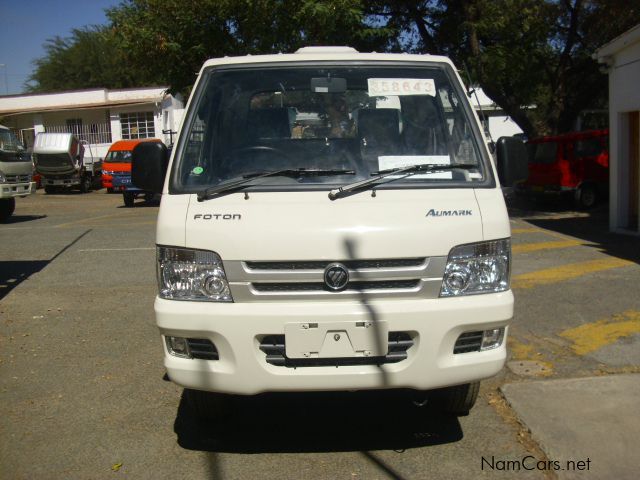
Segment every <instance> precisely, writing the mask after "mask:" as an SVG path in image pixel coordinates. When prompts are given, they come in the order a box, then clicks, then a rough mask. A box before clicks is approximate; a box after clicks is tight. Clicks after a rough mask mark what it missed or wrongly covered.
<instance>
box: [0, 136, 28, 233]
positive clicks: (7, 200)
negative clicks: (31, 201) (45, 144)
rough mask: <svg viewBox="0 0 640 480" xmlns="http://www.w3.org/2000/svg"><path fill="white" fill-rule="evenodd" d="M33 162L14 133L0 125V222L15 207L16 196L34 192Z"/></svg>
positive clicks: (5, 218)
mask: <svg viewBox="0 0 640 480" xmlns="http://www.w3.org/2000/svg"><path fill="white" fill-rule="evenodd" d="M32 180H33V162H32V161H31V157H30V156H29V155H28V154H27V152H26V151H25V149H24V147H23V146H22V145H21V144H20V141H19V140H18V139H17V137H16V136H15V134H14V133H13V132H12V131H11V130H10V129H8V128H7V127H5V126H3V125H0V222H4V221H5V220H7V219H8V218H9V217H10V216H11V215H13V212H14V211H15V208H16V197H26V196H27V195H30V194H33V193H35V192H36V184H35V182H33V181H32Z"/></svg>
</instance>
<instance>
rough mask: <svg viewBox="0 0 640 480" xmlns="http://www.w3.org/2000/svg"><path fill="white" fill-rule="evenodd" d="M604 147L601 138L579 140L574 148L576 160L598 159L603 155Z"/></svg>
mask: <svg viewBox="0 0 640 480" xmlns="http://www.w3.org/2000/svg"><path fill="white" fill-rule="evenodd" d="M602 150H604V147H603V146H602V141H601V139H600V138H587V139H584V140H577V141H576V143H575V147H574V155H575V157H576V158H584V157H597V156H598V155H600V154H601V153H602Z"/></svg>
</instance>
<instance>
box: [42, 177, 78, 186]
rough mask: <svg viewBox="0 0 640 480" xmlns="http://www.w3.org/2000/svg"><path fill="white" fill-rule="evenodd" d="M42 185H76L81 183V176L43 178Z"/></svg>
mask: <svg viewBox="0 0 640 480" xmlns="http://www.w3.org/2000/svg"><path fill="white" fill-rule="evenodd" d="M42 185H43V186H45V187H47V186H48V187H75V186H76V185H80V177H69V178H43V179H42Z"/></svg>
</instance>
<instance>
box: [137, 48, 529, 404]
mask: <svg viewBox="0 0 640 480" xmlns="http://www.w3.org/2000/svg"><path fill="white" fill-rule="evenodd" d="M496 164H497V165H494V161H493V160H492V157H491V155H490V153H489V150H488V148H487V140H486V139H485V138H484V136H483V133H482V128H481V126H480V124H479V121H478V118H477V116H476V115H475V113H474V111H473V109H472V108H471V106H470V105H469V102H468V100H467V95H466V94H465V90H464V88H463V85H462V82H461V80H460V77H459V75H458V74H457V72H456V69H455V68H454V66H453V64H452V63H451V61H450V60H449V59H447V58H444V57H439V56H431V55H406V54H375V53H358V52H356V51H355V50H353V49H351V48H348V47H307V48H303V49H301V50H299V51H298V52H296V53H294V54H286V55H267V56H246V57H237V58H219V59H213V60H209V61H207V62H206V63H205V64H204V66H203V67H202V70H201V71H200V74H199V77H198V79H197V81H196V84H195V86H194V88H193V93H192V94H191V98H190V100H189V104H188V107H187V114H186V117H185V120H184V123H183V125H182V128H181V130H180V132H179V136H178V140H177V143H176V146H175V148H174V149H173V151H172V152H171V153H170V154H169V153H168V151H167V149H166V148H165V147H164V146H163V145H162V144H141V145H139V146H138V147H136V149H135V150H134V153H133V167H132V175H133V182H134V183H135V184H136V185H138V186H139V187H140V188H143V189H145V190H149V191H156V192H161V193H162V194H163V195H162V201H161V205H160V211H159V215H158V222H157V232H156V243H157V274H158V288H159V293H158V295H157V297H156V300H155V315H156V321H157V325H158V327H159V329H160V333H161V336H162V345H163V349H164V364H165V367H166V370H167V373H168V376H169V378H170V379H171V380H172V381H174V382H175V383H177V384H179V385H182V386H184V387H186V388H187V390H186V392H187V394H188V397H187V398H189V399H190V401H191V403H192V406H193V407H194V408H195V409H196V410H197V412H198V413H199V414H202V415H208V414H215V413H216V412H219V411H220V410H219V409H221V408H223V406H224V404H225V402H226V401H227V400H228V399H229V394H236V395H237V394H241V395H252V394H257V393H261V392H267V391H327V390H334V391H335V390H364V389H412V390H414V391H417V392H419V394H420V395H428V392H429V391H434V390H435V391H436V392H437V394H436V395H434V398H437V399H438V402H439V403H440V405H441V406H442V407H443V408H444V409H445V410H446V411H449V412H453V413H456V414H464V413H466V412H468V410H469V409H470V408H471V407H472V406H473V404H474V402H475V400H476V397H477V395H478V388H479V381H480V380H482V379H484V378H487V377H491V376H493V375H495V374H496V373H497V372H499V371H500V369H501V368H502V367H503V365H504V362H505V358H506V338H507V331H508V327H509V323H510V322H511V319H512V316H513V294H512V292H511V290H510V286H509V282H510V272H511V246H510V236H511V232H510V226H509V218H508V215H507V210H506V207H505V202H504V198H503V192H502V189H501V186H500V181H502V182H503V183H502V185H503V186H505V185H507V186H509V185H512V184H513V183H514V182H515V181H518V180H520V179H522V178H524V177H526V168H527V167H526V153H525V151H524V145H523V144H522V142H520V141H517V140H514V139H501V140H500V142H499V145H498V153H497V162H496ZM165 173H166V175H165ZM499 177H500V181H499Z"/></svg>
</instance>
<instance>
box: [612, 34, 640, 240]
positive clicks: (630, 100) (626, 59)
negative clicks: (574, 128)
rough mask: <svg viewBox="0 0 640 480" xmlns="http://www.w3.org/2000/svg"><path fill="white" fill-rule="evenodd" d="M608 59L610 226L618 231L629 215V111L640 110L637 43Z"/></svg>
mask: <svg viewBox="0 0 640 480" xmlns="http://www.w3.org/2000/svg"><path fill="white" fill-rule="evenodd" d="M609 62H610V68H609V128H610V132H611V134H610V139H609V142H610V167H609V190H610V201H609V227H610V229H611V230H619V229H620V228H624V227H625V225H626V222H627V219H628V216H629V191H628V185H629V178H628V176H627V172H628V162H629V158H630V152H629V117H628V114H629V113H631V112H637V111H640V42H636V43H633V44H631V45H628V46H626V47H625V48H624V49H623V50H620V51H619V52H616V53H615V54H614V55H613V57H612V58H611V59H610V60H609ZM639 207H640V206H639ZM639 209H640V208H639Z"/></svg>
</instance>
